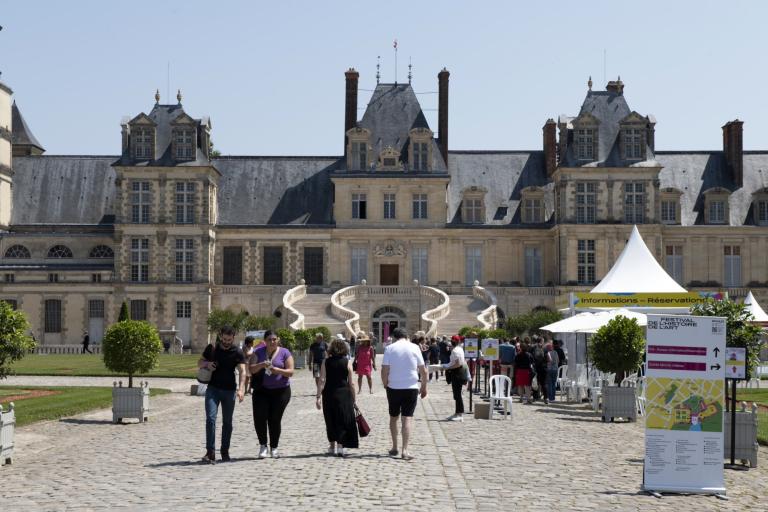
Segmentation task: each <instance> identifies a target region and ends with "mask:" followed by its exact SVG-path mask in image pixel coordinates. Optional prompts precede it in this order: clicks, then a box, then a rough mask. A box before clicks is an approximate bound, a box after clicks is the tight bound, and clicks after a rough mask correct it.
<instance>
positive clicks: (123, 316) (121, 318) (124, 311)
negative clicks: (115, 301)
mask: <svg viewBox="0 0 768 512" xmlns="http://www.w3.org/2000/svg"><path fill="white" fill-rule="evenodd" d="M130 319H131V315H130V314H128V303H127V302H125V301H123V303H122V305H120V314H119V315H118V316H117V321H118V322H125V321H126V320H130Z"/></svg>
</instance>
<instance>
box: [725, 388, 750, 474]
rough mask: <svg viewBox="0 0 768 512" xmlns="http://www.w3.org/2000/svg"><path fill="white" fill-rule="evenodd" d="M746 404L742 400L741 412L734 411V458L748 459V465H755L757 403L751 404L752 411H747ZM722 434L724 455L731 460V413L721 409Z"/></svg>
mask: <svg viewBox="0 0 768 512" xmlns="http://www.w3.org/2000/svg"><path fill="white" fill-rule="evenodd" d="M746 409H747V404H745V403H744V402H742V404H741V412H739V411H736V453H735V457H734V458H735V459H736V460H742V461H749V466H750V467H752V468H756V467H757V447H758V445H757V405H755V404H752V411H751V412H747V410H746ZM723 415H724V417H725V421H723V435H724V436H725V451H724V457H725V459H726V460H731V413H730V411H729V412H725V411H723Z"/></svg>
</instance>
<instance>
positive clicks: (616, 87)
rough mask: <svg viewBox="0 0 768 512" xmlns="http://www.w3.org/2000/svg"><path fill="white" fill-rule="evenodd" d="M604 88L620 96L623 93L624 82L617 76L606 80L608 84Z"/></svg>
mask: <svg viewBox="0 0 768 512" xmlns="http://www.w3.org/2000/svg"><path fill="white" fill-rule="evenodd" d="M605 90H606V91H608V92H613V93H616V94H618V95H619V96H621V95H623V94H624V82H622V81H621V77H619V78H618V80H611V81H610V82H608V85H606V86H605Z"/></svg>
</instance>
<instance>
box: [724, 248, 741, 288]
mask: <svg viewBox="0 0 768 512" xmlns="http://www.w3.org/2000/svg"><path fill="white" fill-rule="evenodd" d="M723 256H724V264H725V268H724V271H723V286H725V287H726V288H736V287H738V286H741V247H739V246H738V245H726V246H724V247H723Z"/></svg>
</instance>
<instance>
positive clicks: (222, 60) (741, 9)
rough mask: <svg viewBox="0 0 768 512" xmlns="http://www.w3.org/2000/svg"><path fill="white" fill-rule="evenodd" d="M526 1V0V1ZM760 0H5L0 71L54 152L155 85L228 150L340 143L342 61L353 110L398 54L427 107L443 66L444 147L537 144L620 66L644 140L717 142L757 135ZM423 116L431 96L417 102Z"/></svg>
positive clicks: (767, 41) (331, 147)
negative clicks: (647, 124)
mask: <svg viewBox="0 0 768 512" xmlns="http://www.w3.org/2000/svg"><path fill="white" fill-rule="evenodd" d="M529 4H530V5H529ZM767 15H768V3H765V2H757V1H753V2H744V1H731V2H727V3H726V2H702V1H699V2H689V1H681V2H669V1H667V2H659V1H644V2H632V3H630V2H616V1H611V2H602V1H593V2H570V1H569V2H565V1H563V2H559V1H551V2H546V3H544V2H541V3H539V2H536V3H535V4H534V2H525V3H523V2H490V1H489V2H459V1H450V0H444V1H440V2H438V1H420V2H401V1H397V0H391V1H389V2H376V3H375V4H374V3H371V4H369V3H368V2H364V1H357V2H346V1H344V2H342V1H331V0H326V1H322V2H319V1H306V2H291V1H283V2H256V1H224V0H222V1H220V2H211V1H198V0H185V1H183V2H182V1H180V0H178V1H163V2H159V1H157V0H155V1H146V0H132V1H130V2H120V3H118V2H104V1H77V0H72V1H69V2H54V1H48V2H42V1H38V2H8V3H7V4H6V5H4V6H3V10H2V14H0V25H3V26H4V29H3V31H2V32H0V71H2V77H1V78H0V80H2V81H3V82H4V83H5V84H6V85H8V86H10V87H11V88H12V89H14V91H15V98H16V100H17V103H18V105H19V106H20V108H21V109H22V112H23V114H24V116H25V118H26V120H27V122H28V124H29V125H30V127H31V128H32V130H33V132H34V133H35V135H36V136H37V138H38V139H39V140H40V141H41V143H42V144H43V145H44V146H45V147H46V148H47V150H48V152H49V153H51V154H117V153H118V152H119V146H120V127H119V123H120V119H121V118H122V117H123V116H125V115H131V116H133V115H136V114H138V113H139V112H142V111H144V112H148V111H149V110H150V109H151V108H152V105H153V103H154V99H153V95H154V92H155V89H156V88H159V89H160V92H161V95H162V96H163V100H162V101H163V102H165V100H166V99H167V93H166V91H167V90H168V83H167V68H168V63H169V62H170V66H171V78H170V84H169V85H170V90H171V97H172V98H174V99H173V100H171V101H172V102H175V96H176V89H178V88H180V89H181V90H182V93H183V96H184V100H183V104H184V107H185V110H186V111H187V112H188V113H190V114H191V115H193V116H195V117H200V116H203V115H209V116H210V117H211V120H212V123H213V139H214V142H215V144H216V146H217V148H218V149H219V150H220V151H222V153H224V154H239V155H337V154H340V153H341V152H342V148H341V144H342V140H343V135H342V134H343V123H344V71H345V70H346V69H347V68H348V67H350V66H354V67H355V68H356V69H357V70H358V71H359V72H360V88H361V91H360V96H359V100H358V101H359V106H360V107H361V110H360V111H359V116H358V117H362V114H363V110H362V107H364V106H365V104H366V103H367V101H368V99H369V97H370V92H369V91H366V90H364V89H368V90H370V89H372V88H373V87H374V86H375V83H376V80H375V73H376V57H377V55H380V56H381V65H382V81H383V82H389V81H394V58H393V51H392V41H393V40H394V39H397V40H398V49H399V51H398V64H399V66H398V81H400V82H403V81H405V80H406V75H407V72H408V70H407V64H408V60H409V57H410V58H411V59H412V62H413V75H414V78H413V87H414V89H415V90H416V92H417V93H425V94H421V95H419V98H420V100H421V102H422V107H423V108H425V109H436V108H437V95H436V94H430V93H432V92H435V91H437V73H438V72H439V70H440V69H442V67H444V66H445V67H447V68H448V70H449V71H450V72H451V85H450V115H449V118H450V146H451V149H499V150H505V149H539V148H540V147H541V127H542V125H543V124H544V122H545V121H546V119H547V118H548V117H553V118H556V117H557V116H558V115H559V114H570V115H575V114H577V113H578V110H579V107H580V105H581V102H582V100H583V99H584V95H585V93H586V90H587V86H586V82H587V78H588V77H589V76H590V75H592V78H593V81H594V84H595V85H594V88H595V89H603V88H604V86H605V83H604V78H603V77H604V72H603V68H604V59H603V56H604V52H605V54H606V55H607V58H606V59H605V61H606V62H605V71H606V74H607V79H615V77H616V76H617V75H621V78H622V80H623V81H624V83H625V84H626V86H625V95H626V97H627V100H628V102H629V105H630V108H632V109H633V110H636V111H638V112H640V113H641V114H653V115H655V116H656V118H657V122H658V124H657V132H656V147H657V149H664V150H697V149H720V148H721V146H722V132H721V128H720V127H721V126H722V125H723V124H724V123H725V122H726V121H728V120H731V119H735V118H739V119H741V120H743V121H744V122H745V124H744V147H745V149H768V131H767V130H766V128H765V124H764V123H763V120H764V119H766V118H768V103H767V102H766V98H765V92H764V91H765V90H766V84H767V83H768V76H767V75H768V65H767V64H766V59H765V53H764V52H765V49H766V48H768V31H767V30H765V26H764V25H765V20H766V19H768V16H767ZM426 114H427V118H428V120H429V122H430V125H431V127H432V129H433V130H435V131H436V130H437V113H436V111H434V110H427V111H426Z"/></svg>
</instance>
